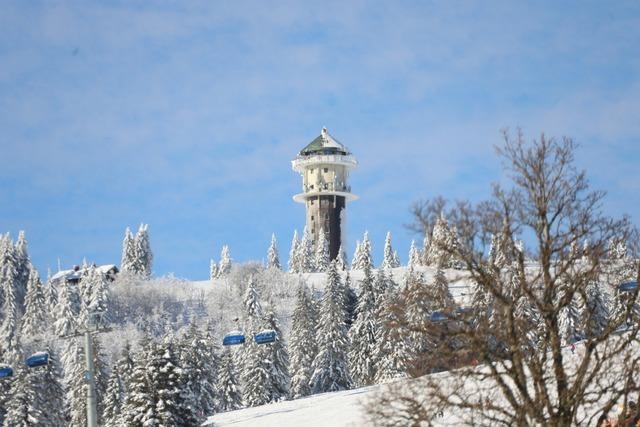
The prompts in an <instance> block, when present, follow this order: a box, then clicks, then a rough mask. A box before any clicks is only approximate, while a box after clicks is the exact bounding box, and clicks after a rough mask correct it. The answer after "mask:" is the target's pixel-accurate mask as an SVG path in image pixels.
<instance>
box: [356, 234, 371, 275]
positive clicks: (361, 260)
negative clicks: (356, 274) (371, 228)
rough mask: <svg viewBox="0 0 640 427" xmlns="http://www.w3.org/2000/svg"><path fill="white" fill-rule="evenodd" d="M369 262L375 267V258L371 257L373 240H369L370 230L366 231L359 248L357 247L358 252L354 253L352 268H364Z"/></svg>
mask: <svg viewBox="0 0 640 427" xmlns="http://www.w3.org/2000/svg"><path fill="white" fill-rule="evenodd" d="M367 263H368V264H369V265H371V266H372V267H373V258H371V242H369V232H368V231H365V232H364V237H363V238H362V243H361V244H360V247H359V250H358V249H356V254H354V256H353V263H352V264H351V269H352V270H362V269H363V268H364V266H365V264H367Z"/></svg>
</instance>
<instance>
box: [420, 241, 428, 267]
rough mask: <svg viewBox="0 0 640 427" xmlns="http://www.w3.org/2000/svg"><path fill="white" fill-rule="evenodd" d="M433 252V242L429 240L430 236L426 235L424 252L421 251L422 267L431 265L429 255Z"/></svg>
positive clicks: (423, 242)
mask: <svg viewBox="0 0 640 427" xmlns="http://www.w3.org/2000/svg"><path fill="white" fill-rule="evenodd" d="M430 252H431V240H429V234H428V233H427V234H425V236H424V239H422V250H421V251H420V265H424V266H428V265H429V254H430Z"/></svg>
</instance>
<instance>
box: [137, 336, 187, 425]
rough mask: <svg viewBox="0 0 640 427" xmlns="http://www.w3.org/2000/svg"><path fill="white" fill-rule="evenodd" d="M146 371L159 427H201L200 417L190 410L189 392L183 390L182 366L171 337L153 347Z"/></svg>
mask: <svg viewBox="0 0 640 427" xmlns="http://www.w3.org/2000/svg"><path fill="white" fill-rule="evenodd" d="M146 370H147V375H148V376H149V384H150V386H151V390H152V400H153V402H155V413H156V414H157V419H158V422H159V424H160V425H166V426H191V425H199V422H198V417H197V415H196V414H195V413H194V411H193V408H191V407H190V406H189V400H190V399H189V396H188V393H187V392H188V390H186V389H185V388H184V385H185V377H184V372H183V370H182V369H181V368H180V366H179V363H178V356H177V354H176V351H175V347H174V344H173V342H172V337H168V338H167V339H165V340H164V341H163V342H162V343H158V344H156V345H153V346H151V348H150V351H149V355H148V359H147V363H146Z"/></svg>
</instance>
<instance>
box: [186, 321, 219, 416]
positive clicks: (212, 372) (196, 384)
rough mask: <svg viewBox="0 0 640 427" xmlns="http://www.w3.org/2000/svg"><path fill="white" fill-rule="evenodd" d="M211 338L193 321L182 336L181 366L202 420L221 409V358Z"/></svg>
mask: <svg viewBox="0 0 640 427" xmlns="http://www.w3.org/2000/svg"><path fill="white" fill-rule="evenodd" d="M213 342H214V341H212V340H211V339H206V338H205V335H204V334H203V333H202V332H200V330H199V329H198V327H197V326H196V324H195V323H194V322H192V323H191V324H190V325H189V327H188V328H187V331H186V332H185V334H184V336H183V337H182V340H181V348H180V366H182V368H183V371H184V378H185V387H187V388H188V390H189V392H190V393H189V396H190V400H191V402H189V403H190V405H191V406H192V408H193V409H194V412H195V414H196V415H197V417H198V419H199V421H200V422H204V421H205V416H206V415H211V414H213V413H215V412H217V404H216V401H217V398H218V396H217V390H216V382H217V371H218V364H219V358H218V355H217V354H216V351H215V347H214V345H213Z"/></svg>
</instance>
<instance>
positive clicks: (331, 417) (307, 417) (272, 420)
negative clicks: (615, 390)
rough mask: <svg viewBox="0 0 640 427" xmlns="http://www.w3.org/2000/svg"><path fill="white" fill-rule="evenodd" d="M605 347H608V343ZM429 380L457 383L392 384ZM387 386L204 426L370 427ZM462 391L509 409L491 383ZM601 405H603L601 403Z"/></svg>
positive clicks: (449, 414)
mask: <svg viewBox="0 0 640 427" xmlns="http://www.w3.org/2000/svg"><path fill="white" fill-rule="evenodd" d="M612 339H617V338H612ZM603 345H607V344H606V343H605V344H603ZM632 349H633V350H632V351H633V352H636V353H637V352H639V351H640V345H639V344H638V343H634V344H633V346H632ZM583 351H584V347H583V346H582V345H581V344H580V343H577V345H576V348H575V350H571V347H566V348H564V350H563V356H564V358H565V360H567V361H568V363H569V365H570V366H571V367H572V368H569V372H570V371H572V370H573V369H575V367H576V364H577V363H578V362H579V361H580V360H581V359H582V355H583ZM618 359H619V360H612V361H611V362H610V363H611V365H610V366H609V369H611V370H612V371H615V370H616V366H621V364H622V363H624V362H623V356H622V355H620V357H619V358H618ZM475 369H479V370H484V369H487V368H486V367H483V366H482V365H481V366H478V367H477V368H475ZM427 381H437V382H438V383H440V384H443V385H444V387H445V388H449V387H452V388H453V387H456V385H455V384H456V381H455V379H454V377H453V375H452V374H451V373H449V372H440V373H437V374H433V375H428V376H425V377H421V378H418V379H404V380H399V381H398V382H396V383H393V384H391V385H392V386H394V385H395V386H397V385H398V384H400V387H398V388H397V389H400V390H405V391H404V393H412V391H411V390H415V388H412V387H406V386H405V385H404V384H407V385H409V382H411V383H414V384H413V385H414V386H417V387H418V389H420V388H422V387H425V386H426V384H425V385H424V386H423V385H421V384H420V383H421V382H425V383H426V382H427ZM386 387H387V384H381V385H374V386H370V387H364V388H359V389H354V390H346V391H340V392H334V393H323V394H317V395H314V396H310V397H306V398H303V399H297V400H290V401H284V402H278V403H271V404H268V405H263V406H257V407H254V408H247V409H240V410H237V411H231V412H225V413H221V414H216V415H214V416H212V417H210V418H209V419H208V420H207V422H206V423H205V424H203V425H208V426H215V427H224V426H233V427H289V426H296V427H297V426H302V427H325V426H330V427H354V426H358V427H360V426H362V427H367V426H369V425H370V424H368V423H367V420H366V418H365V414H364V412H363V411H364V408H363V403H364V402H366V400H367V399H368V398H370V397H372V396H373V395H374V394H375V393H376V392H378V391H382V392H385V388H386ZM463 388H464V390H465V392H464V394H465V395H467V396H472V395H476V396H477V395H481V396H483V397H484V398H489V397H490V398H491V400H492V403H493V404H496V403H497V404H499V405H501V404H500V402H503V404H504V407H505V408H507V407H508V405H507V404H506V402H505V401H504V399H503V398H502V396H501V395H500V394H499V393H497V387H496V385H495V384H494V383H492V382H491V381H486V382H482V383H474V382H473V381H471V382H469V383H465V384H464V385H463ZM412 396H413V395H412ZM604 398H605V396H602V399H604ZM599 404H602V402H600V403H599ZM594 405H595V406H591V407H584V408H582V410H581V411H580V412H581V413H584V412H585V411H586V412H591V413H593V412H592V411H593V410H594V407H597V405H598V403H597V402H596V403H594ZM441 414H442V415H441V417H440V418H439V419H437V420H435V421H434V425H441V426H457V425H462V424H463V422H462V419H461V418H460V417H461V416H462V414H460V413H456V412H454V411H446V410H445V411H444V412H442V413H441Z"/></svg>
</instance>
